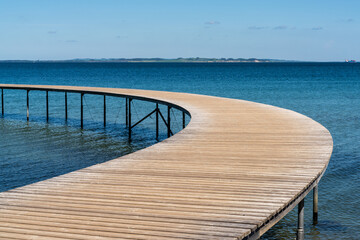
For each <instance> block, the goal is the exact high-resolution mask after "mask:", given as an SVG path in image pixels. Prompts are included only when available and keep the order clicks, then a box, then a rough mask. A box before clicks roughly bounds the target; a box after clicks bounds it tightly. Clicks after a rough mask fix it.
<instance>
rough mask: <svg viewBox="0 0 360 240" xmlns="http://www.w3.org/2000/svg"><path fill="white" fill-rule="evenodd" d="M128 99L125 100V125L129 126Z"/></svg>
mask: <svg viewBox="0 0 360 240" xmlns="http://www.w3.org/2000/svg"><path fill="white" fill-rule="evenodd" d="M128 111H129V110H128V98H125V125H126V126H128V125H129V115H128Z"/></svg>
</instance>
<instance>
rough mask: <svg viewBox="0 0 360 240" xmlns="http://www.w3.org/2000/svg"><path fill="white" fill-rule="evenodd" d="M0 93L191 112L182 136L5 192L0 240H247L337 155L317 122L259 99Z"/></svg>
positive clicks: (273, 220)
mask: <svg viewBox="0 0 360 240" xmlns="http://www.w3.org/2000/svg"><path fill="white" fill-rule="evenodd" d="M1 87H6V88H9V87H11V88H28V89H51V90H69V91H84V92H92V93H111V94H115V95H116V94H119V95H123V96H124V95H128V96H137V97H139V98H144V99H146V98H150V99H156V100H160V101H163V102H169V103H171V104H174V105H178V106H181V107H182V108H184V109H186V110H187V111H188V112H189V113H190V114H191V122H190V123H189V124H188V126H187V127H186V128H185V129H184V130H182V131H181V132H179V133H177V134H176V135H174V136H172V137H171V138H169V139H166V140H164V141H162V142H160V143H158V144H155V145H153V146H151V147H148V148H146V149H143V150H140V151H138V152H135V153H132V154H129V155H126V156H123V157H120V158H117V159H114V160H111V161H108V162H105V163H102V164H98V165H94V166H91V167H88V168H85V169H81V170H79V171H75V172H71V173H68V174H65V175H62V176H59V177H55V178H52V179H49V180H45V181H41V182H38V183H34V184H31V185H27V186H24V187H20V188H17V189H14V190H11V191H7V192H3V193H0V238H1V239H243V238H246V237H247V236H249V234H251V233H252V232H253V233H255V234H253V235H252V237H253V238H254V236H259V235H261V234H262V233H263V232H264V231H266V230H267V229H268V228H269V227H271V226H272V225H273V224H274V223H276V222H277V221H278V220H279V219H280V218H281V217H282V215H284V213H286V212H287V211H289V210H291V208H293V207H294V204H295V203H296V201H299V200H300V198H303V196H304V195H305V194H307V192H308V191H310V190H311V188H312V187H313V185H314V182H315V183H316V182H317V181H319V179H320V177H321V176H322V174H323V172H324V171H325V169H326V167H327V165H328V162H329V159H330V156H331V152H332V138H331V135H330V134H329V132H328V131H327V130H326V129H325V128H324V127H323V126H321V125H320V124H319V123H317V122H315V121H313V120H311V119H310V118H308V117H306V116H303V115H301V114H298V113H295V112H293V111H290V110H285V109H281V108H277V107H273V106H269V105H264V104H258V103H254V102H248V101H242V100H235V99H226V98H218V97H211V96H202V95H194V94H185V93H172V92H158V91H143V90H130V89H113V88H89V87H65V86H36V87H34V86H26V85H5V84H1V85H0V88H1ZM5 98H6V96H5ZM291 203H292V205H291Z"/></svg>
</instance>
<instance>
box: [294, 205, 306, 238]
mask: <svg viewBox="0 0 360 240" xmlns="http://www.w3.org/2000/svg"><path fill="white" fill-rule="evenodd" d="M304 201H305V199H302V200H301V201H300V202H299V204H298V228H297V236H296V240H304Z"/></svg>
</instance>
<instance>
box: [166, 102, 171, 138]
mask: <svg viewBox="0 0 360 240" xmlns="http://www.w3.org/2000/svg"><path fill="white" fill-rule="evenodd" d="M170 110H171V107H170V106H168V115H167V122H168V126H167V127H168V129H167V136H168V137H170V132H171V125H170V122H171V118H170Z"/></svg>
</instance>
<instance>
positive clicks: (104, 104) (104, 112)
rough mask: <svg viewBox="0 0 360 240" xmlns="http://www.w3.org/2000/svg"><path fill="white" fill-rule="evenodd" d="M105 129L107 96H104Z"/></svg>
mask: <svg viewBox="0 0 360 240" xmlns="http://www.w3.org/2000/svg"><path fill="white" fill-rule="evenodd" d="M104 127H106V95H104Z"/></svg>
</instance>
